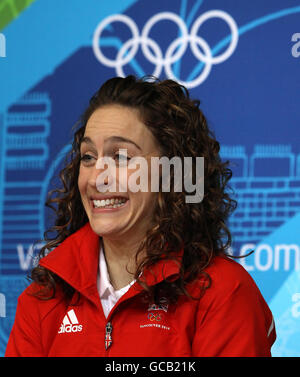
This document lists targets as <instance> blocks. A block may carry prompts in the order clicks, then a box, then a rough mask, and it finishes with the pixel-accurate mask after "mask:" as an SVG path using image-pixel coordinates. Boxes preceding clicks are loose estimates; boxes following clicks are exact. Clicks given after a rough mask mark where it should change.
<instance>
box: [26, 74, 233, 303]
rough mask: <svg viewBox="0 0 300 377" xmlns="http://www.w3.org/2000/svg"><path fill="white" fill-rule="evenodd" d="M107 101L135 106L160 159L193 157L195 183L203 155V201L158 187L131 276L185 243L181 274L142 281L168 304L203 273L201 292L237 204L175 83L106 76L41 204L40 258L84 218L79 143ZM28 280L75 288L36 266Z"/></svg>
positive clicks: (201, 121)
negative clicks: (49, 217) (44, 213)
mask: <svg viewBox="0 0 300 377" xmlns="http://www.w3.org/2000/svg"><path fill="white" fill-rule="evenodd" d="M112 104H116V105H121V106H126V107H129V108H133V109H137V110H138V113H139V115H140V118H141V120H142V121H143V123H144V124H145V125H146V126H147V127H148V129H149V130H150V131H151V132H152V134H153V136H154V137H155V139H156V141H157V143H158V145H159V147H160V150H161V151H162V153H163V156H166V157H168V158H172V157H174V156H179V157H180V158H181V159H183V158H184V157H192V161H193V168H192V171H191V174H192V175H193V179H194V182H195V161H196V157H199V156H201V157H204V197H203V200H202V201H201V202H200V203H187V202H186V195H187V194H189V195H190V194H191V193H187V192H185V190H184V189H183V190H182V192H176V190H174V187H173V189H172V186H171V192H162V190H160V192H158V194H157V195H158V198H157V199H158V200H157V205H156V208H155V212H154V222H153V223H154V225H153V227H152V228H151V229H149V230H148V232H147V235H146V237H145V239H143V240H141V245H140V248H139V250H138V252H137V255H138V253H139V252H140V251H142V250H144V251H146V253H145V257H144V258H143V259H142V261H141V262H140V263H139V265H138V267H137V270H136V272H135V276H134V277H135V279H136V280H138V281H140V280H139V275H140V273H141V271H142V270H143V269H144V268H148V267H151V266H153V265H154V264H155V263H157V262H158V261H159V260H160V259H161V258H165V259H172V258H174V257H175V255H176V253H177V252H178V251H179V250H180V249H182V246H183V248H184V253H183V256H182V262H181V265H180V274H179V278H178V279H176V280H175V281H167V280H165V281H163V282H162V283H160V284H158V285H154V286H151V287H148V286H147V284H146V283H145V282H143V281H140V283H141V285H143V286H144V292H145V293H146V296H147V297H148V298H149V300H151V301H156V300H157V299H158V297H159V296H161V295H162V294H164V296H165V297H168V299H169V300H170V301H174V302H176V300H177V298H178V296H179V295H182V294H184V295H188V296H189V293H188V289H187V284H188V283H191V282H193V281H197V279H199V276H200V275H202V276H205V280H206V282H207V283H206V284H204V285H203V287H204V288H203V290H205V289H206V288H207V287H209V285H210V278H209V276H208V275H207V274H206V273H205V269H206V267H207V266H208V265H209V264H210V262H211V260H212V258H213V257H214V256H216V255H225V254H227V249H228V248H229V247H230V245H231V234H230V230H229V228H228V226H227V220H228V217H229V215H230V214H231V213H232V211H233V210H234V209H235V208H236V204H237V203H236V201H235V200H233V199H232V198H231V195H230V194H231V190H230V187H229V185H228V181H229V180H230V178H231V176H232V171H231V169H230V168H229V162H228V161H226V162H222V161H221V158H220V155H219V151H220V145H219V142H218V141H217V140H216V138H215V136H214V135H213V133H212V131H211V130H210V129H209V127H208V124H207V121H206V118H205V116H204V115H203V113H202V111H201V110H200V108H199V105H200V101H199V100H193V99H191V98H190V94H189V92H188V90H187V89H186V88H185V87H184V86H182V85H179V84H178V83H176V82H175V81H173V80H163V81H159V80H158V79H154V78H152V79H151V80H150V79H149V77H148V78H142V79H136V78H135V77H134V76H128V77H126V78H120V77H116V78H112V79H110V80H108V81H106V82H105V83H104V84H103V85H102V86H101V88H100V89H99V90H98V91H97V92H96V94H95V95H94V96H93V97H92V98H91V100H90V103H89V106H88V108H87V109H86V111H85V112H84V113H83V115H82V117H81V119H80V122H79V127H78V128H77V130H76V132H75V133H74V140H73V143H72V149H71V151H70V153H69V155H68V157H67V160H66V166H65V167H64V168H63V169H62V170H61V172H60V174H59V176H60V179H61V182H62V185H63V187H62V188H57V189H55V190H52V191H51V192H50V194H49V198H48V200H47V201H46V206H47V207H50V208H52V209H53V210H54V211H55V214H56V220H55V225H54V226H52V227H51V228H50V229H49V230H47V231H46V232H45V233H44V238H45V241H46V243H45V245H44V247H43V248H42V249H41V251H40V254H39V258H42V257H44V256H45V255H46V254H47V253H48V252H49V251H50V250H52V249H53V248H55V247H56V246H58V245H59V244H60V243H61V242H62V241H64V240H65V239H66V238H67V237H68V236H70V235H71V234H72V233H74V232H76V231H77V230H78V229H80V228H81V227H82V226H83V225H85V224H86V223H87V222H88V218H87V215H86V213H85V210H84V207H83V204H82V201H81V197H80V193H79V189H78V184H77V181H78V175H79V166H80V144H81V140H82V138H83V136H84V133H85V128H86V124H87V122H88V120H89V118H90V116H91V115H92V114H93V112H94V111H95V110H96V109H98V108H100V107H101V106H105V105H112ZM182 161H183V160H182ZM172 174H174V171H173V170H171V179H170V182H171V183H172V182H174V179H172ZM183 187H184V185H183ZM53 194H54V197H52V196H53ZM48 234H51V235H52V236H50V235H48ZM53 234H54V236H53ZM136 260H137V256H136ZM30 277H31V279H32V280H33V281H35V282H37V283H38V284H39V285H40V286H42V287H44V288H46V289H48V290H50V291H51V292H52V293H53V295H54V292H55V287H56V284H60V285H61V286H62V288H63V291H64V294H65V297H66V298H69V299H70V298H71V297H72V296H73V295H74V293H75V290H74V288H72V287H71V286H69V285H68V284H67V283H66V282H64V281H63V280H62V279H61V278H59V277H58V276H56V275H55V274H54V273H52V272H51V271H48V270H46V269H45V268H43V267H41V266H39V265H38V266H36V267H35V268H33V270H32V272H31V276H30ZM53 295H52V296H51V297H53ZM49 297H50V296H49ZM193 298H195V297H193Z"/></svg>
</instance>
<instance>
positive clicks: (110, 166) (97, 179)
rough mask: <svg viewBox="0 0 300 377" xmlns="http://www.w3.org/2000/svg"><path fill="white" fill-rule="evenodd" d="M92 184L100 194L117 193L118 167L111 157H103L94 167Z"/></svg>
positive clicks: (91, 178)
mask: <svg viewBox="0 0 300 377" xmlns="http://www.w3.org/2000/svg"><path fill="white" fill-rule="evenodd" d="M90 184H91V185H92V186H93V187H94V188H96V189H97V191H99V192H107V191H111V192H116V166H115V161H114V160H113V159H112V158H110V157H101V158H99V159H98V160H97V163H96V164H95V166H94V167H93V172H92V173H91V177H90Z"/></svg>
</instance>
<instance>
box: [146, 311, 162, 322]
mask: <svg viewBox="0 0 300 377" xmlns="http://www.w3.org/2000/svg"><path fill="white" fill-rule="evenodd" d="M148 319H149V320H150V321H152V322H153V321H156V322H160V321H161V319H162V318H161V314H160V313H157V314H154V313H149V314H148Z"/></svg>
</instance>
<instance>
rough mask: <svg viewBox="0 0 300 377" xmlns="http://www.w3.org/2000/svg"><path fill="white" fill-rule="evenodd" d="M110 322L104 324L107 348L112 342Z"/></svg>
mask: <svg viewBox="0 0 300 377" xmlns="http://www.w3.org/2000/svg"><path fill="white" fill-rule="evenodd" d="M112 329H113V328H112V324H111V322H107V324H106V326H105V341H104V342H105V349H106V350H108V348H109V347H110V346H111V344H112V335H111V333H112Z"/></svg>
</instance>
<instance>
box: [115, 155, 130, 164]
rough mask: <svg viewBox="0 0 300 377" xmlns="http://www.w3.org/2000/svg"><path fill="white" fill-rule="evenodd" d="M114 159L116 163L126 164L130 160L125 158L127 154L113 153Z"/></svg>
mask: <svg viewBox="0 0 300 377" xmlns="http://www.w3.org/2000/svg"><path fill="white" fill-rule="evenodd" d="M115 159H116V160H117V161H118V162H122V163H124V162H127V161H129V160H130V157H129V156H127V154H120V153H115Z"/></svg>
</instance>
